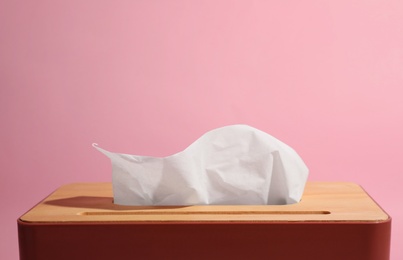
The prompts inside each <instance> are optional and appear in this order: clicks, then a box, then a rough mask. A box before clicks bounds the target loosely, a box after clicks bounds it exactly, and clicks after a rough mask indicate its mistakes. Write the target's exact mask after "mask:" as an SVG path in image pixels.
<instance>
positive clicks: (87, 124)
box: [0, 0, 403, 260]
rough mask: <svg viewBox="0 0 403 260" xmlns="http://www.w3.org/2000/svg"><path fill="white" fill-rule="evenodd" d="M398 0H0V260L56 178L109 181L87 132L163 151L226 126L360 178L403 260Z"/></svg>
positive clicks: (143, 151) (147, 151)
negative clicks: (259, 134) (402, 246)
mask: <svg viewBox="0 0 403 260" xmlns="http://www.w3.org/2000/svg"><path fill="white" fill-rule="evenodd" d="M402 3H403V2H402V1H399V0H372V1H367V0H357V1H350V0H348V1H347V0H342V1H340V0H333V1H314V0H308V1H251V0H245V1H231V0H228V1H222V0H219V1H186V0H182V1H143V0H138V1H129V0H127V1H124V0H119V1H94V0H84V1H82V0H80V1H44V0H40V1H25V2H24V1H12V0H3V1H1V2H0V120H1V121H0V122H1V128H0V131H1V135H0V144H1V146H0V152H1V154H0V162H1V175H0V192H1V196H0V200H1V201H0V202H1V207H2V210H1V212H2V213H1V214H0V223H1V224H0V225H1V233H0V234H1V235H0V259H18V243H17V225H16V220H17V218H18V217H19V216H21V215H22V214H23V213H24V212H25V211H27V210H28V209H29V208H30V207H32V206H33V205H34V204H36V203H37V202H38V201H39V200H41V199H42V198H44V197H45V196H46V195H48V194H49V193H51V192H52V191H53V190H54V189H56V188H57V187H59V186H60V185H63V184H66V183H71V182H105V181H110V180H111V177H110V162H109V160H108V159H107V158H106V157H104V156H103V155H101V154H100V153H99V152H97V151H95V149H93V148H92V147H91V143H93V142H98V143H99V144H100V145H101V146H102V147H105V148H107V149H110V150H112V151H116V152H125V153H133V154H140V155H153V156H166V155H170V154H172V153H176V152H178V151H181V150H182V149H184V148H185V147H186V146H187V145H189V144H190V143H191V142H192V141H194V140H195V139H197V138H198V137H200V135H202V134H203V133H205V132H206V131H208V130H211V129H213V128H216V127H220V126H224V125H228V124H235V123H245V124H249V125H251V126H254V127H256V128H259V129H261V130H263V131H265V132H267V133H270V134H272V135H273V136H275V137H277V138H279V139H280V140H282V141H284V142H285V143H287V144H289V145H290V146H292V147H293V148H294V149H295V150H296V151H297V152H298V153H299V154H300V155H301V157H302V158H303V159H304V160H305V162H306V164H307V165H308V167H309V168H310V170H311V174H310V180H312V181H314V180H321V181H351V182H356V183H358V184H360V185H362V186H363V187H364V188H365V189H366V190H367V191H368V192H369V193H370V194H371V196H372V197H373V198H374V199H375V200H376V201H377V202H378V203H379V204H380V205H381V206H382V207H383V208H384V209H385V210H386V211H387V212H388V213H389V214H390V215H391V216H392V217H393V231H392V232H393V235H392V249H391V256H392V258H391V259H395V260H397V259H403V252H402V251H401V250H399V247H398V243H399V241H400V242H401V241H402V240H403V232H402V231H403V210H402V206H401V205H402V202H401V199H402V197H403V187H402V185H403V177H402V173H403V172H402V158H403V149H402V147H403V137H402V132H403V100H402V97H403V4H402Z"/></svg>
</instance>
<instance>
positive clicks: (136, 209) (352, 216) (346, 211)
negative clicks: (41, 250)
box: [20, 182, 389, 223]
mask: <svg viewBox="0 0 403 260" xmlns="http://www.w3.org/2000/svg"><path fill="white" fill-rule="evenodd" d="M388 219H389V216H388V215H387V214H386V213H385V212H384V211H383V210H382V209H381V208H380V207H379V206H378V205H377V204H376V203H375V202H374V201H373V200H372V199H371V197H369V196H368V194H367V193H366V192H365V191H364V190H363V189H362V188H361V187H360V186H359V185H357V184H354V183H347V182H308V183H307V184H306V187H305V191H304V195H303V197H302V200H301V202H299V203H296V204H291V205H252V206H251V205H237V206H234V205H231V206H224V205H198V206H146V207H145V206H120V205H116V204H113V195H112V184H111V183H74V184H68V185H64V186H62V187H60V188H59V189H57V190H56V191H55V192H54V193H52V194H51V195H50V196H48V197H47V198H46V199H44V200H43V201H42V202H40V203H39V204H38V205H36V206H35V207H34V208H32V209H31V210H30V211H28V212H27V213H26V214H24V215H23V216H22V217H21V218H20V220H21V221H24V222H30V223H56V222H74V223H75V222H87V223H89V222H168V221H175V222H307V221H308V222H384V221H387V220H388Z"/></svg>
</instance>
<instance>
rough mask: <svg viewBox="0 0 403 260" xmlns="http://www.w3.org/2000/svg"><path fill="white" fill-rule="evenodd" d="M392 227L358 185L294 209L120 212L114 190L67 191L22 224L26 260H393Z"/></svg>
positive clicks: (308, 193)
mask: <svg viewBox="0 0 403 260" xmlns="http://www.w3.org/2000/svg"><path fill="white" fill-rule="evenodd" d="M390 232H391V218H390V217H389V216H388V215H387V214H386V213H385V212H384V211H383V210H382V209H381V208H380V207H379V206H378V205H377V204H376V203H375V202H374V201H373V200H372V199H371V198H370V197H369V196H368V194H367V193H366V192H365V191H364V190H363V189H362V188H361V187H360V186H358V185H356V184H354V183H344V182H308V183H307V185H306V188H305V192H304V195H303V197H302V200H301V202H299V203H296V204H292V205H256V206H250V205H239V206H229V205H228V206H227V205H225V206H224V205H199V206H164V207H163V206H147V207H144V206H119V205H115V204H113V196H112V185H111V184H110V183H76V184H69V185H65V186H62V187H61V188H59V189H58V190H56V191H55V192H54V193H52V194H51V195H50V196H48V197H47V198H45V199H44V200H43V201H42V202H40V203H39V204H37V205H36V206H35V207H34V208H32V209H31V210H29V211H28V212H27V213H26V214H24V215H23V216H21V217H20V218H19V219H18V236H19V249H20V259H21V260H34V259H41V260H48V259H49V260H54V259H58V260H63V259H69V260H71V259H76V260H79V259H86V260H88V259H97V260H103V259H275V260H282V259H284V260H285V259H287V260H289V259H299V260H301V259H310V260H312V259H327V260H336V259H337V260H340V259H343V260H360V259H362V260H364V259H365V260H387V259H389V248H390Z"/></svg>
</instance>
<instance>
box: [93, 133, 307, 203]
mask: <svg viewBox="0 0 403 260" xmlns="http://www.w3.org/2000/svg"><path fill="white" fill-rule="evenodd" d="M93 146H94V147H95V148H96V149H97V150H99V151H100V152H102V153H103V154H105V155H106V156H107V157H109V158H110V159H111V162H112V185H113V194H114V203H115V204H120V205H280V204H291V203H296V202H299V201H300V199H301V196H302V194H303V191H304V187H305V183H306V181H307V178H308V172H309V171H308V168H307V167H306V165H305V164H304V162H303V160H302V159H301V158H300V157H299V156H298V154H297V153H296V152H295V151H294V150H293V149H292V148H291V147H289V146H288V145H286V144H284V143H283V142H281V141H279V140H278V139H276V138H274V137H272V136H271V135H269V134H267V133H265V132H262V131H260V130H258V129H255V128H253V127H250V126H247V125H230V126H225V127H221V128H217V129H214V130H212V131H209V132H207V133H205V134H204V135H203V136H201V137H200V138H199V139H197V140H196V141H195V142H194V143H192V144H191V145H190V146H188V147H187V148H186V149H185V150H183V151H181V152H179V153H176V154H173V155H171V156H167V157H151V156H139V155H130V154H121V153H113V152H109V151H107V150H104V149H102V148H100V147H99V146H98V145H97V144H93Z"/></svg>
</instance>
